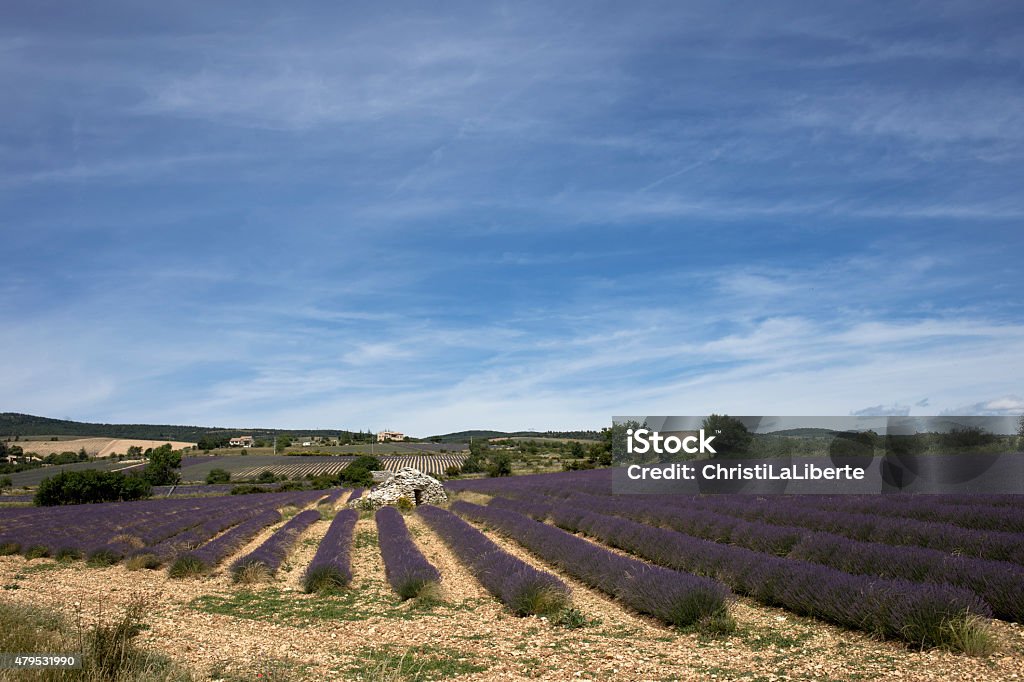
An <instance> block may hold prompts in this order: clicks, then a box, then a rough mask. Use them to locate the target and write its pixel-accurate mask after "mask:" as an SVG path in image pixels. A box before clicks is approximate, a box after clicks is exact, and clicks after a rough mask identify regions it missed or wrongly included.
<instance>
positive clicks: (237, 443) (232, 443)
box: [228, 436, 256, 448]
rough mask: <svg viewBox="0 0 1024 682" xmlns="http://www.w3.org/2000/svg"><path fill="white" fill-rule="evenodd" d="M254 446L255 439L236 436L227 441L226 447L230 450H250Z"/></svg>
mask: <svg viewBox="0 0 1024 682" xmlns="http://www.w3.org/2000/svg"><path fill="white" fill-rule="evenodd" d="M254 445H256V439H255V438H253V437H252V436H238V437H237V438H232V439H231V440H229V441H228V447H231V448H251V447H252V446H254Z"/></svg>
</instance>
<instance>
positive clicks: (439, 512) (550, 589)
mask: <svg viewBox="0 0 1024 682" xmlns="http://www.w3.org/2000/svg"><path fill="white" fill-rule="evenodd" d="M418 511H419V514H420V517H421V518H422V519H423V520H424V521H425V522H426V523H427V525H428V526H430V529H431V530H433V531H434V532H435V533H437V534H438V535H439V536H440V537H441V539H442V540H444V542H445V544H447V545H448V547H449V549H451V550H452V552H454V553H455V554H456V555H457V556H458V558H459V560H460V561H461V562H462V563H463V564H465V565H466V566H467V567H468V568H469V570H470V572H472V573H473V575H474V576H476V579H477V580H479V581H480V583H481V584H482V585H483V586H484V587H485V588H486V589H487V591H488V592H490V593H491V594H493V595H494V596H495V597H497V598H498V599H500V600H501V601H502V602H503V603H504V604H505V605H506V606H508V607H509V608H510V609H512V611H514V612H515V613H518V614H520V615H529V614H538V613H549V612H551V611H555V610H558V609H561V608H562V607H563V606H564V605H566V604H567V603H568V602H569V588H568V587H567V586H566V585H565V583H564V582H562V581H561V580H560V579H559V578H558V577H556V576H555V575H553V574H551V573H548V572H546V571H539V570H537V569H535V568H533V567H532V566H530V565H529V564H527V563H526V562H524V561H522V560H521V559H518V558H516V557H514V556H512V555H511V554H509V553H508V552H505V551H504V550H502V549H501V548H500V547H498V546H497V545H496V544H494V543H493V542H492V541H491V540H490V539H489V538H487V536H485V535H484V534H483V533H481V532H480V531H479V530H477V529H476V528H474V527H473V526H471V525H469V524H468V523H466V522H465V521H463V520H462V519H460V518H459V517H458V516H456V515H455V514H453V513H451V512H449V511H446V510H444V509H441V508H439V507H433V506H430V505H423V506H421V507H419V509H418Z"/></svg>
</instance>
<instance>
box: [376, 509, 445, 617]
mask: <svg viewBox="0 0 1024 682" xmlns="http://www.w3.org/2000/svg"><path fill="white" fill-rule="evenodd" d="M374 518H375V519H376V521H377V536H378V538H379V542H380V555H381V558H382V559H384V574H385V575H386V576H387V579H388V582H389V583H390V584H391V587H393V588H394V590H395V592H397V593H398V596H400V597H401V598H402V599H410V598H412V597H418V596H419V595H420V594H422V593H423V592H424V590H428V589H430V586H432V585H437V584H438V583H440V581H441V574H440V573H438V572H437V569H436V568H434V566H433V565H432V564H431V563H430V562H429V561H427V558H426V557H424V556H423V554H422V552H420V550H419V548H418V547H416V544H415V543H414V542H413V541H412V537H410V535H409V529H408V528H407V527H406V525H405V519H403V518H402V514H401V513H400V512H399V511H398V510H397V509H395V508H394V507H381V508H380V509H378V510H377V513H376V515H375V517H374Z"/></svg>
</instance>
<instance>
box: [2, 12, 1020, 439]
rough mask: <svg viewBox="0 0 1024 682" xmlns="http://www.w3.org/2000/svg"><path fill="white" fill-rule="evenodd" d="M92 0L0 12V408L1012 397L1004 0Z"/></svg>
mask: <svg viewBox="0 0 1024 682" xmlns="http://www.w3.org/2000/svg"><path fill="white" fill-rule="evenodd" d="M875 9H878V10H881V9H883V7H882V5H872V6H869V7H867V8H864V7H862V6H858V7H856V8H852V7H851V8H846V7H828V8H826V7H813V8H810V7H808V6H807V5H806V4H800V3H798V4H792V5H791V4H786V3H783V4H782V5H774V6H772V7H770V8H769V7H767V6H765V7H762V6H760V5H756V4H751V5H747V6H744V7H743V8H742V11H740V12H737V11H734V10H730V11H723V10H722V8H721V7H718V6H715V5H713V4H706V5H701V4H698V5H680V4H674V5H673V4H662V5H638V6H635V7H629V8H627V9H624V10H622V11H616V12H615V13H614V16H612V14H610V13H609V12H608V11H607V9H603V8H600V7H598V6H595V5H592V4H586V3H579V4H575V3H570V4H568V5H557V6H552V5H544V4H541V3H532V2H527V3H519V4H515V5H492V4H489V3H483V4H480V3H476V4H472V3H469V4H465V5H463V6H461V7H459V8H458V9H456V10H452V11H450V12H438V11H435V10H433V9H427V8H424V7H422V6H417V5H411V4H410V5H408V6H403V7H400V8H398V9H393V8H392V9H381V8H375V7H368V6H367V7H354V6H343V5H337V4H330V3H322V4H318V3H314V4H313V5H310V6H309V7H308V8H305V9H304V11H303V12H302V13H301V14H300V13H295V12H292V11H290V10H286V9H285V10H282V9H280V8H269V9H261V8H258V7H250V6H246V7H244V8H243V7H241V6H239V5H232V4H227V5H218V6H216V7H213V6H210V5H208V4H207V5H202V6H199V5H188V4H186V5H185V6H184V9H181V10H178V9H176V10H175V12H173V13H168V12H167V11H165V10H162V9H159V8H157V9H154V8H148V9H143V8H141V7H133V8H125V7H120V6H119V7H113V6H111V5H106V4H104V3H100V4H99V5H97V6H96V7H95V9H94V11H95V17H96V20H95V21H94V22H82V21H74V20H72V19H70V18H67V17H64V16H63V15H60V16H58V15H54V16H51V17H49V18H46V19H40V18H39V16H38V15H36V14H34V13H28V12H22V11H19V10H18V9H17V8H14V9H12V10H11V11H10V12H8V13H7V15H6V16H5V27H4V29H3V31H2V32H0V33H2V35H0V52H2V54H3V55H4V59H3V60H0V85H2V86H3V91H4V92H5V93H9V95H10V97H9V100H10V101H9V102H8V103H7V104H8V106H6V107H5V108H4V110H3V112H0V123H2V125H0V231H2V234H3V240H2V243H3V250H4V256H5V261H4V263H5V266H4V269H3V271H2V272H0V316H2V317H3V319H4V334H3V335H2V337H0V351H2V352H0V376H2V377H3V379H4V390H3V392H0V409H11V410H17V411H27V412H37V413H42V414H51V415H58V416H72V417H78V418H90V419H99V420H103V421H111V420H124V421H160V422H166V421H181V422H189V423H216V424H266V425H268V426H289V427H305V426H309V427H312V426H350V427H354V428H365V427H372V428H376V427H381V426H385V425H387V426H393V427H396V428H401V429H403V430H406V431H409V432H412V433H417V434H421V435H426V434H427V433H430V432H437V431H444V430H448V429H455V428H470V427H482V426H488V427H498V428H528V427H536V428H547V427H571V426H581V427H582V426H589V427H596V426H601V425H603V424H605V423H606V422H607V420H608V418H609V417H610V415H612V414H622V413H637V414H645V413H646V414H658V413H662V414H671V413H686V412H689V413H700V412H707V411H712V410H717V411H727V412H731V413H740V412H747V413H752V414H758V413H761V414H763V413H773V412H774V413H783V414H784V413H790V414H799V413H815V412H817V413H821V412H827V413H832V414H851V413H861V412H864V411H865V410H868V411H874V412H875V413H881V412H890V413H897V412H907V411H909V413H911V414H918V413H920V412H921V411H923V410H927V411H932V412H935V411H956V410H974V411H978V412H979V413H980V412H985V413H987V412H1000V411H1001V412H1003V413H1005V412H1012V411H1013V410H1014V409H1017V408H1019V407H1020V405H1019V402H1015V401H1017V398H1015V397H1014V396H1017V395H1018V393H1019V384H1020V381H1021V379H1022V378H1024V376H1022V371H1024V368H1022V365H1021V360H1020V359H1019V357H1017V356H1018V355H1019V354H1018V353H1015V352H1014V351H1015V350H1016V349H1017V348H1019V347H1021V346H1022V345H1024V331H1022V325H1024V307H1022V305H1021V303H1020V302H1019V300H1020V297H1019V291H1018V289H1019V286H1017V280H1019V275H1018V272H1019V257H1018V254H1019V253H1020V250H1021V246H1022V245H1024V243H1022V236H1021V232H1020V230H1019V225H1018V223H1019V222H1020V219H1021V218H1022V217H1024V201H1022V198H1021V194H1020V191H1019V187H1018V185H1019V181H1018V180H1017V178H1018V177H1020V175H1021V170H1022V169H1021V166H1022V164H1024V118H1022V117H1021V114H1020V112H1021V111H1022V110H1024V107H1021V104H1022V102H1021V96H1020V93H1019V83H1018V82H1017V81H1018V75H1019V73H1020V70H1021V67H1022V65H1024V50H1022V49H1021V48H1020V45H1021V44H1024V43H1022V41H1021V40H1019V38H1020V35H1019V33H1020V31H1019V26H1020V23H1019V21H1013V20H1011V18H1012V17H1011V16H1010V15H1011V14H1012V12H1011V11H1010V10H1008V9H1007V8H1006V7H1004V6H997V5H978V4H977V3H948V4H947V5H944V7H943V10H942V11H941V12H936V13H930V14H929V15H928V16H924V15H922V14H921V13H919V12H917V11H916V10H912V9H907V8H899V7H896V8H893V7H891V6H889V5H886V6H885V7H884V10H885V11H884V12H882V11H875Z"/></svg>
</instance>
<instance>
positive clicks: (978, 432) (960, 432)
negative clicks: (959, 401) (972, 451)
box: [939, 426, 997, 448]
mask: <svg viewBox="0 0 1024 682" xmlns="http://www.w3.org/2000/svg"><path fill="white" fill-rule="evenodd" d="M996 440H997V438H996V436H995V434H992V433H989V432H988V431H986V430H984V429H982V428H981V427H979V426H955V427H953V428H952V429H950V431H949V432H948V433H943V434H941V435H940V436H939V443H940V444H941V445H942V446H943V447H947V448H973V447H980V446H982V445H989V444H990V443H994V442H996Z"/></svg>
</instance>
